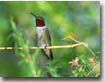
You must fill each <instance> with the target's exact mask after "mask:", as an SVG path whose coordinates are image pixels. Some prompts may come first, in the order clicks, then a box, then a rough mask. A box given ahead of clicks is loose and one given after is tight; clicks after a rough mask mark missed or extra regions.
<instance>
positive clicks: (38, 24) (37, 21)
mask: <svg viewBox="0 0 105 82" xmlns="http://www.w3.org/2000/svg"><path fill="white" fill-rule="evenodd" d="M36 26H38V27H43V26H45V23H44V21H42V20H36Z"/></svg>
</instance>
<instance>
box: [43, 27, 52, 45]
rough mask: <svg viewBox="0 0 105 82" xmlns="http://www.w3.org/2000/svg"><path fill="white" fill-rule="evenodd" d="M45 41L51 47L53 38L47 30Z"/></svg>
mask: <svg viewBox="0 0 105 82" xmlns="http://www.w3.org/2000/svg"><path fill="white" fill-rule="evenodd" d="M43 35H44V39H45V40H46V43H47V44H48V45H49V46H51V37H50V33H49V30H48V29H47V28H46V30H45V32H44V34H43Z"/></svg>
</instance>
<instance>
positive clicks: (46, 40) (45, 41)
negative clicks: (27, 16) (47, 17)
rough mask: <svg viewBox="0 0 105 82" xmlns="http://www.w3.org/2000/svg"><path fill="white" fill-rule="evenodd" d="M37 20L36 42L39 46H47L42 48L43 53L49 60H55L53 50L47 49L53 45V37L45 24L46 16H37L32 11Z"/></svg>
mask: <svg viewBox="0 0 105 82" xmlns="http://www.w3.org/2000/svg"><path fill="white" fill-rule="evenodd" d="M31 15H33V16H34V17H35V20H36V43H37V44H38V46H41V47H45V49H41V52H42V54H43V55H45V56H46V57H47V59H48V60H53V55H52V50H51V49H46V47H47V46H51V37H50V33H49V30H48V28H47V27H46V25H45V21H44V18H43V17H42V16H36V15H35V14H33V13H31Z"/></svg>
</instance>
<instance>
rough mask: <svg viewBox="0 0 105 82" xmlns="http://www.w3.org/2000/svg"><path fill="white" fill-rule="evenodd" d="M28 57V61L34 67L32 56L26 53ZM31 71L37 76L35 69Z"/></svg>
mask: <svg viewBox="0 0 105 82" xmlns="http://www.w3.org/2000/svg"><path fill="white" fill-rule="evenodd" d="M28 59H29V61H30V64H31V66H32V67H34V63H33V61H32V58H31V56H30V54H28ZM32 71H33V75H34V77H37V75H36V71H35V69H33V70H32Z"/></svg>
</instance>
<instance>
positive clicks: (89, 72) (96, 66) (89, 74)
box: [86, 63, 99, 76]
mask: <svg viewBox="0 0 105 82" xmlns="http://www.w3.org/2000/svg"><path fill="white" fill-rule="evenodd" d="M98 65H99V63H98V64H96V65H95V66H94V68H93V69H92V70H91V71H90V72H89V73H88V74H87V75H86V76H89V75H90V74H91V73H92V72H93V71H94V70H95V69H96V67H97V66H98Z"/></svg>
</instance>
